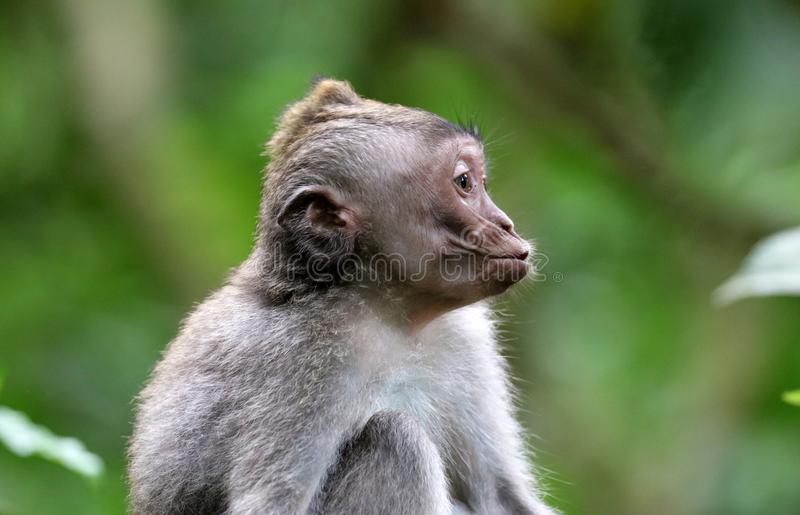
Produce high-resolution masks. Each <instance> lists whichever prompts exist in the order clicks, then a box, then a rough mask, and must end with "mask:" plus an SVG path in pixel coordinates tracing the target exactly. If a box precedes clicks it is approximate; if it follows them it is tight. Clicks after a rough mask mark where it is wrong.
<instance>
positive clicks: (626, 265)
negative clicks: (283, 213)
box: [0, 0, 800, 515]
mask: <svg viewBox="0 0 800 515" xmlns="http://www.w3.org/2000/svg"><path fill="white" fill-rule="evenodd" d="M315 74H325V75H331V76H334V77H337V78H343V79H347V80H350V81H351V82H352V83H353V85H354V86H355V87H356V89H357V90H358V91H359V92H360V93H361V94H363V95H365V96H368V97H374V98H377V99H380V100H384V101H388V102H397V103H403V104H407V105H412V106H418V107H422V108H425V109H428V110H431V111H434V112H436V113H439V114H441V115H443V116H446V117H449V118H461V119H464V118H472V119H476V120H477V121H478V123H479V125H480V126H481V129H482V131H483V133H484V137H485V139H486V140H487V147H488V154H489V156H490V158H491V161H492V179H491V183H490V190H491V192H492V194H493V196H494V197H495V200H496V201H497V203H498V204H499V205H500V206H502V207H503V208H504V209H505V210H506V211H507V212H508V213H509V214H510V215H511V216H512V218H514V219H515V220H516V223H517V226H518V228H519V229H520V231H521V232H522V233H523V234H525V235H526V236H529V237H533V238H535V239H536V241H537V243H538V247H539V250H540V252H541V253H542V256H543V257H541V260H542V261H541V262H542V264H543V268H542V280H540V281H538V282H531V283H529V284H528V285H527V286H526V287H524V288H521V289H520V290H519V291H517V292H516V293H514V294H512V295H510V296H509V297H507V298H506V299H504V300H503V301H502V302H501V307H502V309H503V310H504V312H505V313H507V315H508V316H507V317H506V318H507V321H506V322H505V323H504V325H503V328H504V331H505V335H506V340H507V346H508V351H507V353H508V355H509V358H510V360H511V362H512V365H513V368H514V371H515V373H516V375H517V376H518V377H519V378H520V380H519V382H518V385H519V387H520V404H521V409H522V413H521V416H522V419H523V421H524V424H525V426H526V427H527V428H528V429H529V430H530V434H531V435H536V436H531V438H530V443H531V445H532V447H533V448H535V449H536V450H537V455H538V462H539V463H540V465H541V468H542V469H543V471H544V483H545V485H546V487H547V489H548V490H549V491H550V493H551V497H550V499H551V501H552V503H553V504H554V505H556V506H558V507H559V508H560V509H562V510H563V511H564V513H566V514H567V515H577V514H590V515H642V514H648V515H658V514H664V515H667V514H669V515H715V514H720V515H722V514H725V515H763V514H771V515H792V514H798V513H800V409H798V408H796V407H793V406H790V405H788V404H786V403H783V402H781V392H782V391H784V390H788V389H792V388H798V387H800V345H798V344H799V343H800V299H798V298H773V299H759V300H746V301H742V302H738V303H735V304H733V305H731V306H728V307H720V306H715V305H714V304H713V303H712V302H711V297H712V292H713V291H714V289H715V288H716V287H717V286H718V285H719V284H720V283H722V282H723V281H724V280H725V279H726V278H727V277H728V276H730V275H731V274H733V273H734V272H735V271H736V270H737V268H738V267H739V264H740V262H741V260H742V259H743V257H744V256H745V255H746V254H747V252H748V251H749V249H750V248H751V246H752V245H753V244H754V243H755V242H756V241H758V240H759V239H761V238H762V237H764V236H767V235H769V234H771V233H772V232H774V231H776V230H779V229H782V228H786V227H790V226H793V225H797V224H798V223H800V2H797V1H788V0H787V1H777V0H751V1H746V0H725V1H723V0H705V1H695V0H668V1H665V0H616V1H601V0H539V1H523V0H501V1H494V2H488V1H487V2H479V1H474V0H473V1H456V0H431V1H422V0H415V1H407V2H406V1H399V0H394V1H379V2H376V1H371V0H345V1H338V2H331V1H326V0H314V1H311V0H301V1H296V2H290V1H288V0H286V1H272V2H266V1H256V0H235V1H229V2H214V1H208V0H200V1H192V2H190V1H177V0H173V1H167V2H156V1H153V0H137V1H132V2H124V1H122V0H119V1H113V0H61V1H57V2H56V1H22V0H3V1H2V3H0V299H1V300H0V303H1V305H2V308H0V367H2V374H3V378H4V384H3V389H2V392H0V404H3V405H6V406H9V407H11V408H14V409H17V410H20V411H23V412H25V413H27V414H28V416H29V417H30V418H31V419H32V420H33V421H34V422H36V423H38V424H42V425H44V426H47V427H49V428H50V429H52V430H53V431H54V432H55V433H57V434H62V435H72V436H75V437H77V438H79V439H80V440H82V441H83V442H84V443H85V444H86V446H87V447H88V448H89V449H90V450H92V451H93V452H95V453H97V454H99V455H100V456H101V457H102V458H103V460H104V461H105V463H106V470H105V473H104V474H103V476H102V477H101V478H100V479H99V480H98V481H95V482H90V481H86V480H85V479H83V478H82V477H80V476H79V475H77V474H74V473H72V472H70V471H68V470H66V469H64V468H62V467H60V466H58V465H57V464H54V463H51V462H49V461H46V460H43V459H40V458H36V457H32V458H23V457H19V456H16V455H15V454H12V453H11V452H9V451H8V450H7V449H6V448H4V447H2V446H0V513H3V514H72V513H74V514H117V513H124V512H125V496H126V487H125V483H124V467H125V457H124V452H125V451H124V449H125V444H126V438H127V436H128V435H129V434H130V432H131V418H132V402H131V399H132V398H133V397H134V395H135V393H136V392H137V391H138V390H139V388H140V387H141V386H142V384H143V382H144V381H145V379H146V378H147V375H148V373H149V371H150V370H151V368H152V366H153V364H154V362H155V361H156V360H157V358H158V356H159V353H160V351H161V349H162V348H163V347H164V346H165V344H166V343H167V342H168V341H169V340H170V339H171V338H172V337H173V335H174V334H175V332H176V330H177V327H178V324H179V322H180V320H181V318H182V316H183V315H184V313H186V312H187V311H188V310H190V309H191V308H192V306H193V305H194V304H195V303H197V302H198V301H200V300H201V299H202V298H203V297H204V296H205V295H206V294H208V293H209V292H210V291H212V290H213V289H214V288H216V287H217V286H218V285H219V284H220V283H221V281H222V280H223V278H224V277H225V275H226V273H227V271H228V270H229V269H230V268H231V267H233V266H235V265H236V264H237V263H238V262H240V261H241V260H242V259H243V258H244V257H245V256H246V255H247V254H248V251H249V248H250V245H251V242H252V236H253V231H254V227H255V219H256V212H257V205H258V195H259V184H260V181H261V170H262V169H263V167H264V165H265V158H263V157H260V156H259V154H260V153H261V151H262V144H263V142H264V141H265V140H266V139H267V138H268V136H269V135H270V133H271V131H272V128H273V124H274V120H275V118H276V117H277V116H278V114H279V113H280V111H281V109H282V108H283V107H284V106H285V105H286V104H287V103H289V102H291V101H292V100H295V99H298V98H299V97H301V96H302V95H303V94H304V92H305V91H306V89H307V87H308V84H309V81H310V79H311V78H312V77H313V76H314V75H315Z"/></svg>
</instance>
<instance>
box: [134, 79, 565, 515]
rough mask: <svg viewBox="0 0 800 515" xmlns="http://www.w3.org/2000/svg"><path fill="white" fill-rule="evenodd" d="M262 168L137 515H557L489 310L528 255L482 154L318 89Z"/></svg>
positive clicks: (137, 479)
mask: <svg viewBox="0 0 800 515" xmlns="http://www.w3.org/2000/svg"><path fill="white" fill-rule="evenodd" d="M267 148H268V151H267V153H268V155H269V157H270V160H269V164H268V165H267V168H266V173H265V179H264V181H263V187H262V199H261V203H260V208H259V215H258V221H257V229H256V235H255V243H254V246H253V250H252V252H251V254H250V255H249V256H248V257H247V258H246V259H245V260H244V262H243V263H242V264H241V265H240V266H238V267H237V268H235V269H234V270H233V271H232V272H231V273H230V275H229V277H228V280H227V281H226V283H225V285H224V286H223V287H222V288H221V289H219V290H218V291H216V292H215V293H213V294H211V295H210V296H209V297H208V298H207V299H206V300H205V301H204V302H203V303H201V304H200V305H199V306H197V307H196V309H194V311H193V312H192V313H191V314H189V315H188V317H187V318H186V319H185V320H184V321H183V323H182V326H181V328H180V331H179V333H178V335H177V337H176V338H175V339H174V340H173V341H172V342H171V343H170V344H169V346H168V347H167V350H166V351H165V353H164V355H163V356H162V359H161V360H160V362H159V363H158V364H157V365H156V367H155V369H154V371H153V373H152V375H151V378H150V379H149V382H148V384H147V385H146V386H145V388H144V389H143V390H142V392H141V393H140V395H139V397H138V401H137V409H136V411H137V414H136V417H135V423H134V430H133V435H132V437H131V441H130V445H129V470H128V480H129V486H130V507H131V511H132V512H133V513H134V514H136V515H150V514H217V513H225V514H233V515H240V514H303V515H306V514H308V515H335V514H341V515H345V514H400V515H426V514H433V515H439V514H467V513H470V514H486V515H502V514H530V515H554V514H555V511H553V510H552V509H551V508H549V507H548V506H546V504H545V503H544V502H543V500H542V496H541V494H540V493H539V490H538V487H537V483H536V481H535V478H534V474H533V473H532V472H531V466H530V464H529V462H528V459H527V457H526V449H525V448H524V444H523V439H522V436H521V428H520V426H519V424H518V422H517V421H516V420H515V417H514V406H513V402H512V395H513V394H512V390H511V387H510V381H509V374H508V372H507V367H506V364H505V362H504V359H503V358H502V357H501V355H500V352H499V350H498V344H497V342H496V338H495V327H494V326H495V322H494V318H493V315H492V311H491V307H490V304H489V302H490V301H491V299H492V298H494V297H496V296H497V295H500V294H501V293H503V292H505V291H506V290H507V289H508V288H510V287H511V286H512V285H513V284H515V283H517V282H519V281H521V280H522V279H523V278H524V277H525V275H526V274H527V273H529V267H530V265H529V261H530V260H529V255H530V253H531V251H532V244H530V243H529V242H527V241H526V240H524V239H522V238H521V237H520V236H519V235H518V234H517V233H516V232H515V230H514V225H513V223H512V221H511V219H510V218H509V217H508V216H507V215H506V214H505V213H504V212H503V211H501V210H500V209H499V208H498V207H497V206H496V205H495V204H494V203H493V201H492V200H491V199H490V197H489V196H488V193H487V191H486V187H485V186H486V177H487V174H488V166H487V164H486V161H485V158H484V152H483V143H482V141H481V139H480V137H479V135H478V134H477V132H476V131H474V130H472V129H471V128H469V127H463V126H461V125H458V124H454V123H451V122H449V121H447V120H445V119H444V118H442V117H440V116H437V115H435V114H432V113H429V112H426V111H424V110H421V109H415V108H410V107H405V106H401V105H396V104H386V103H382V102H379V101H376V100H370V99H367V98H365V97H362V96H359V95H358V94H357V93H356V92H355V91H354V90H353V88H352V86H351V85H350V84H349V83H348V82H344V81H338V80H334V79H322V80H319V81H318V82H316V83H315V84H314V85H313V86H312V89H311V90H310V92H309V93H308V94H307V96H306V97H305V98H303V99H302V100H300V101H298V102H297V103H295V104H293V105H291V106H289V107H288V108H287V109H286V110H285V112H284V113H283V114H282V116H281V117H280V119H279V120H278V122H277V128H276V130H275V132H274V134H273V136H272V138H271V139H270V140H269V142H268V144H267Z"/></svg>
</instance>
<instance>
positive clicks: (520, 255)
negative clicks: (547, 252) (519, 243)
mask: <svg viewBox="0 0 800 515" xmlns="http://www.w3.org/2000/svg"><path fill="white" fill-rule="evenodd" d="M529 254H530V251H529V250H528V249H525V250H523V251H522V252H520V253H518V254H517V255H516V256H514V257H515V258H517V259H519V260H520V261H525V260H526V259H528V255H529Z"/></svg>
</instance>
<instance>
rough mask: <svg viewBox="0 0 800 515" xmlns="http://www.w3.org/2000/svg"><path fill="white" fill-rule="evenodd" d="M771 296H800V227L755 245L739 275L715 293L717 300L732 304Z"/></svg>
mask: <svg viewBox="0 0 800 515" xmlns="http://www.w3.org/2000/svg"><path fill="white" fill-rule="evenodd" d="M769 295H800V227H798V228H795V229H790V230H788V231H783V232H779V233H777V234H774V235H772V236H770V237H769V238H767V239H765V240H763V241H762V242H760V243H759V244H758V245H756V246H755V248H754V249H753V250H752V252H750V255H749V256H747V259H746V260H745V263H744V265H743V266H742V268H741V269H740V270H739V271H738V272H737V273H736V275H734V276H733V277H731V278H730V279H728V280H727V281H726V282H725V284H723V285H722V286H720V287H719V288H718V289H717V291H716V292H714V300H715V301H716V302H717V303H718V304H730V303H732V302H735V301H737V300H740V299H743V298H747V297H765V296H769Z"/></svg>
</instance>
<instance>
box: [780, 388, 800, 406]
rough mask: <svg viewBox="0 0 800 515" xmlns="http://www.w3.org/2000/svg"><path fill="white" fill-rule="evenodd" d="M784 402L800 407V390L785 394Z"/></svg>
mask: <svg viewBox="0 0 800 515" xmlns="http://www.w3.org/2000/svg"><path fill="white" fill-rule="evenodd" d="M783 402H785V403H786V404H791V405H792V406H800V390H792V391H790V392H783Z"/></svg>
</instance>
